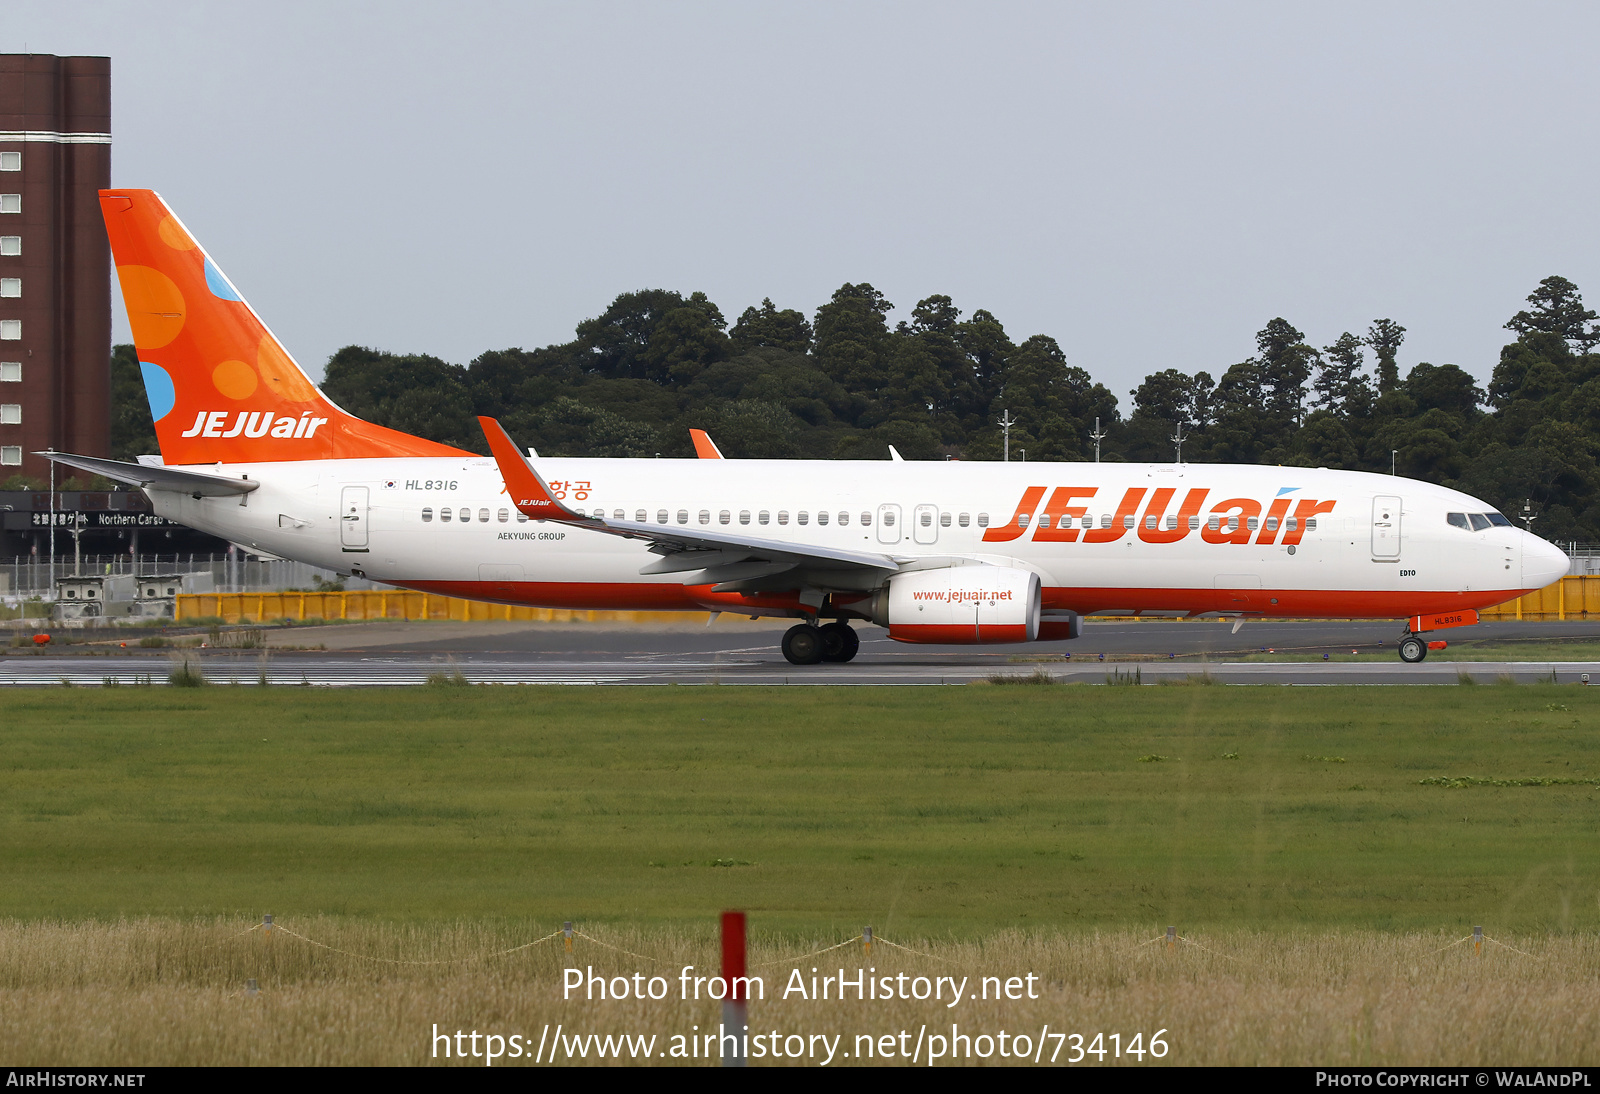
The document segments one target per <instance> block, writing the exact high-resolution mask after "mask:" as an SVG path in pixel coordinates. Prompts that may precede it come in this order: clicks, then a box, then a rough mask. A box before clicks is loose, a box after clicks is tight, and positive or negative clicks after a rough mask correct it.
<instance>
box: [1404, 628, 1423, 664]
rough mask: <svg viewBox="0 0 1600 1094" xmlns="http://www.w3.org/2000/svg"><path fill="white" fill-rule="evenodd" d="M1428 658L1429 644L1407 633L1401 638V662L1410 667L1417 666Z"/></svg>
mask: <svg viewBox="0 0 1600 1094" xmlns="http://www.w3.org/2000/svg"><path fill="white" fill-rule="evenodd" d="M1426 656H1428V644H1427V643H1426V642H1424V641H1423V640H1422V639H1420V638H1418V637H1417V636H1416V635H1414V634H1411V633H1410V632H1407V633H1406V634H1404V635H1402V636H1401V638H1400V660H1402V661H1404V662H1405V663H1406V664H1408V665H1415V664H1416V663H1417V662H1419V661H1421V660H1422V659H1423V658H1424V657H1426Z"/></svg>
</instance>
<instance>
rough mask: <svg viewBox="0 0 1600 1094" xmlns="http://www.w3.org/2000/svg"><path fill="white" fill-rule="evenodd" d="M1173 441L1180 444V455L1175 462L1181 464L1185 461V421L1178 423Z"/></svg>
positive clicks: (1173, 433)
mask: <svg viewBox="0 0 1600 1094" xmlns="http://www.w3.org/2000/svg"><path fill="white" fill-rule="evenodd" d="M1172 443H1173V444H1175V445H1177V446H1178V457H1177V459H1176V460H1175V461H1174V462H1176V463H1178V464H1180V465H1181V464H1182V463H1183V423H1182V422H1179V423H1177V427H1176V428H1175V429H1174V430H1173V431H1172Z"/></svg>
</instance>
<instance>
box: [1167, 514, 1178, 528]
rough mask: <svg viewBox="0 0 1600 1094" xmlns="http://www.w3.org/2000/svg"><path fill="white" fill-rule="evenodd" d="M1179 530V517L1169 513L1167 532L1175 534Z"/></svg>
mask: <svg viewBox="0 0 1600 1094" xmlns="http://www.w3.org/2000/svg"><path fill="white" fill-rule="evenodd" d="M1177 529H1178V517H1177V514H1175V513H1169V514H1168V515H1167V531H1169V532H1175V531H1177Z"/></svg>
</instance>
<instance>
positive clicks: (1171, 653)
mask: <svg viewBox="0 0 1600 1094" xmlns="http://www.w3.org/2000/svg"><path fill="white" fill-rule="evenodd" d="M782 630H783V627H782V626H781V625H775V624H772V623H767V624H747V625H739V626H725V625H724V626H718V627H714V628H709V629H708V628H702V627H693V626H683V627H676V626H630V627H623V626H602V625H593V624H514V625H510V624H504V625H503V624H431V623H382V622H380V623H372V624H361V625H354V626H330V627H315V628H313V627H299V628H290V629H286V630H270V631H268V632H266V634H267V637H268V640H269V641H270V642H272V643H273V646H274V647H276V648H268V649H264V650H259V649H210V648H207V649H181V650H178V649H149V650H144V649H135V648H123V647H121V646H120V645H118V644H117V643H115V642H111V643H109V644H108V643H103V642H102V643H100V644H97V645H83V646H69V647H64V648H60V649H58V648H55V647H47V648H45V649H42V650H28V649H24V650H10V651H8V653H7V656H5V657H3V658H0V687H5V686H10V687H44V686H60V685H61V684H62V683H63V681H67V682H70V683H71V684H73V685H76V686H86V687H93V686H101V685H103V684H104V683H105V682H106V681H107V680H114V681H116V682H117V683H118V684H122V685H130V684H135V683H142V682H144V680H145V679H147V678H148V680H149V681H150V683H152V684H159V685H164V684H165V683H166V680H167V676H168V674H169V673H171V672H172V671H173V669H174V668H175V667H176V666H177V665H178V664H180V663H182V662H188V663H189V664H190V665H191V666H192V668H193V669H194V670H196V671H199V672H201V673H203V674H204V675H205V677H206V678H207V679H208V680H209V681H211V682H212V683H216V684H224V685H226V684H230V683H237V684H240V685H254V684H258V683H260V682H261V681H262V680H263V679H264V680H265V681H266V682H267V683H268V684H270V685H275V686H316V687H354V686H413V685H421V684H425V683H427V682H428V678H429V677H430V676H435V675H437V674H440V673H443V674H445V675H446V676H454V675H455V674H457V673H459V674H460V675H461V676H462V677H464V678H465V679H466V680H467V681H468V682H470V683H474V684H574V685H577V684H588V685H603V684H612V685H652V684H653V685H665V684H721V685H824V684H825V685H938V684H946V685H951V684H971V683H975V682H980V681H992V680H995V679H1002V680H1011V679H1017V678H1022V677H1027V676H1030V675H1032V674H1034V673H1044V674H1048V675H1049V676H1050V677H1051V678H1052V679H1053V680H1054V681H1055V682H1058V683H1062V684H1073V683H1077V684H1108V683H1110V684H1121V683H1138V684H1160V683H1163V682H1168V683H1172V682H1187V681H1203V680H1208V679H1209V680H1210V681H1213V682H1216V683H1222V684H1245V685H1271V684H1278V685H1299V686H1312V685H1337V684H1449V685H1455V684H1458V683H1460V682H1461V678H1462V676H1463V674H1465V675H1468V676H1470V677H1471V678H1472V679H1473V680H1475V681H1478V682H1481V683H1493V682H1496V681H1497V680H1502V679H1506V678H1509V679H1511V680H1515V681H1517V682H1520V683H1533V682H1538V681H1549V680H1555V681H1557V682H1560V683H1580V682H1582V677H1583V675H1584V674H1586V673H1587V674H1589V675H1590V676H1591V677H1592V678H1593V679H1594V681H1595V682H1596V683H1597V684H1600V661H1590V660H1536V659H1519V658H1516V657H1515V656H1514V654H1513V655H1512V656H1510V657H1507V658H1505V659H1502V660H1494V661H1467V660H1463V661H1456V660H1453V659H1451V658H1452V654H1451V653H1450V651H1443V652H1440V653H1435V654H1433V655H1432V656H1430V657H1429V659H1428V660H1426V661H1424V662H1422V663H1421V664H1417V665H1407V664H1404V663H1402V662H1401V661H1400V660H1399V658H1398V657H1397V656H1396V654H1395V653H1394V652H1393V651H1394V640H1395V638H1396V637H1397V635H1398V628H1397V626H1396V625H1395V624H1393V623H1385V622H1377V623H1374V622H1356V623H1344V622H1310V623H1304V622H1283V623H1251V624H1248V625H1247V626H1246V627H1245V628H1244V629H1243V631H1242V632H1240V633H1238V634H1235V633H1233V632H1232V630H1231V628H1230V627H1229V626H1228V625H1225V624H1215V623H1178V622H1169V621H1159V622H1137V623H1132V622H1117V623H1095V624H1090V625H1089V626H1088V627H1087V628H1086V629H1085V634H1084V637H1083V638H1081V639H1079V640H1077V641H1074V642H1070V643H1031V644H1025V645H1014V646H1013V645H1007V646H988V647H978V648H973V647H940V646H908V645H905V644H903V643H898V642H893V641H890V640H889V639H888V637H887V636H886V635H885V634H884V632H883V631H881V630H879V629H877V628H874V627H863V628H861V635H862V644H861V652H860V654H859V656H858V657H857V658H856V660H855V661H853V662H851V663H850V664H847V665H815V666H810V667H798V666H795V665H791V664H789V663H788V662H786V661H785V660H784V659H783V657H782V655H781V654H780V653H779V652H778V649H777V643H778V638H779V637H780V636H781V634H782ZM1472 632H1473V633H1472V635H1471V644H1472V645H1490V644H1492V645H1493V646H1495V648H1497V649H1500V648H1505V647H1511V648H1513V649H1514V647H1515V646H1516V645H1517V644H1518V643H1530V642H1537V641H1542V642H1544V643H1546V645H1545V646H1543V647H1542V648H1544V649H1545V650H1546V651H1548V649H1549V646H1548V643H1549V642H1551V641H1552V640H1566V641H1571V640H1574V639H1581V638H1594V639H1597V640H1600V624H1593V623H1582V622H1580V623H1523V624H1515V623H1501V624H1488V625H1483V626H1480V627H1477V628H1473V629H1472ZM313 643H317V644H323V645H327V646H328V647H329V648H328V649H325V650H315V649H292V648H283V647H284V646H287V645H297V644H298V645H308V644H313ZM1458 645H1459V640H1458ZM1468 648H1470V647H1468ZM1592 648H1593V647H1592V646H1591V647H1587V648H1586V649H1585V650H1584V651H1583V652H1585V653H1587V652H1589V650H1590V649H1592ZM1352 651H1359V655H1364V656H1370V657H1372V659H1370V660H1366V659H1363V660H1355V659H1351V654H1352ZM1322 654H1327V655H1328V656H1329V658H1330V659H1329V660H1326V661H1324V660H1322V659H1321V655H1322ZM1245 657H1249V658H1251V659H1250V660H1243V658H1245ZM1275 658H1297V659H1296V660H1276V659H1275ZM1337 658H1344V660H1338V659H1337Z"/></svg>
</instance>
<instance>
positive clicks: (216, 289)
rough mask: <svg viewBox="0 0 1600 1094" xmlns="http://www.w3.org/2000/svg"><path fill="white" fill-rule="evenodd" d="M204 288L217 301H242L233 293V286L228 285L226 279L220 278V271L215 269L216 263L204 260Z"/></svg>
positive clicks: (241, 298)
mask: <svg viewBox="0 0 1600 1094" xmlns="http://www.w3.org/2000/svg"><path fill="white" fill-rule="evenodd" d="M206 288H208V289H210V290H211V295H212V296H214V297H216V298H217V299H218V300H243V299H244V298H243V297H241V296H240V295H239V294H238V293H236V292H234V291H233V286H232V285H230V284H228V279H227V278H226V277H223V276H222V271H221V270H219V269H217V266H216V263H214V262H212V261H211V260H210V259H209V258H208V259H206Z"/></svg>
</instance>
